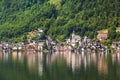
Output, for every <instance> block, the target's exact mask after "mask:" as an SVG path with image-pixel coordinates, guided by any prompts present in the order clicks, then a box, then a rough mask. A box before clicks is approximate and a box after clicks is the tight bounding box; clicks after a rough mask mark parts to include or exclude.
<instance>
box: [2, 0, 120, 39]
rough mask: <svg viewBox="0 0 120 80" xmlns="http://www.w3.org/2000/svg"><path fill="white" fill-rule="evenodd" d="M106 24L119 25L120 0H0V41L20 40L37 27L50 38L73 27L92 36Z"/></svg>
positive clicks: (59, 35) (69, 30)
mask: <svg viewBox="0 0 120 80" xmlns="http://www.w3.org/2000/svg"><path fill="white" fill-rule="evenodd" d="M110 27H120V0H0V40H16V41H22V40H23V39H24V35H26V33H27V32H29V31H33V30H36V29H37V28H42V29H43V30H44V34H43V36H44V35H48V34H49V35H50V36H51V37H52V38H53V39H60V40H62V39H64V38H67V37H70V33H71V32H72V31H73V29H74V30H75V31H76V33H77V34H79V35H81V36H85V35H86V36H88V37H90V38H94V37H95V36H96V35H97V30H101V29H106V28H110Z"/></svg>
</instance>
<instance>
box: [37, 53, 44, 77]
mask: <svg viewBox="0 0 120 80" xmlns="http://www.w3.org/2000/svg"><path fill="white" fill-rule="evenodd" d="M38 73H39V75H40V76H42V74H43V53H42V52H40V53H38Z"/></svg>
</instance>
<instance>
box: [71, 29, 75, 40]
mask: <svg viewBox="0 0 120 80" xmlns="http://www.w3.org/2000/svg"><path fill="white" fill-rule="evenodd" d="M74 37H75V31H74V30H73V33H72V39H73V38H74Z"/></svg>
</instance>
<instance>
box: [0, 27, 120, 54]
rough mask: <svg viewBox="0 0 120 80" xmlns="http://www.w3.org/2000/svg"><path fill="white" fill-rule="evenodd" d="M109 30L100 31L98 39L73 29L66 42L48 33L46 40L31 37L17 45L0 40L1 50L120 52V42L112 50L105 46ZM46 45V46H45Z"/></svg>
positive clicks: (38, 32)
mask: <svg viewBox="0 0 120 80" xmlns="http://www.w3.org/2000/svg"><path fill="white" fill-rule="evenodd" d="M42 33H43V30H42V29H40V28H39V29H38V30H37V32H36V35H38V36H41V34H42ZM107 34H108V31H107V30H105V31H98V35H97V40H92V39H89V38H88V37H87V36H84V37H81V36H79V35H76V32H75V31H74V30H73V32H72V33H71V38H69V39H65V40H64V42H59V43H57V42H56V41H53V40H52V38H51V37H50V36H49V35H48V36H46V40H39V41H35V40H32V39H31V38H29V39H28V40H27V41H28V44H24V43H23V42H20V43H19V44H18V45H15V44H13V43H10V42H4V41H1V42H0V52H2V53H11V52H14V51H16V52H23V53H36V52H46V53H77V54H79V53H92V52H94V51H99V52H101V53H103V54H107V53H120V42H113V43H112V45H111V48H112V49H111V50H110V49H109V48H108V46H105V45H103V44H102V43H101V41H103V40H106V39H107ZM43 46H46V47H43Z"/></svg>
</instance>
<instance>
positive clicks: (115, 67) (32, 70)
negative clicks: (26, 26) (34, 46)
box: [0, 52, 120, 80]
mask: <svg viewBox="0 0 120 80" xmlns="http://www.w3.org/2000/svg"><path fill="white" fill-rule="evenodd" d="M0 80H120V55H119V54H97V53H87V54H86V53H82V54H74V53H52V54H47V53H28V54H25V53H20V52H18V53H17V52H13V53H9V54H8V53H0Z"/></svg>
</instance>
